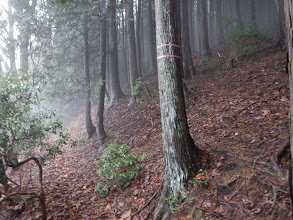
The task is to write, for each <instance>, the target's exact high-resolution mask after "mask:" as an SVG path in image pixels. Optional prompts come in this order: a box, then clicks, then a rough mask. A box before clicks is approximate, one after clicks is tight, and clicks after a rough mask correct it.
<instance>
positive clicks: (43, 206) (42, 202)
mask: <svg viewBox="0 0 293 220" xmlns="http://www.w3.org/2000/svg"><path fill="white" fill-rule="evenodd" d="M4 159H6V158H5V157H4ZM29 161H34V162H35V164H36V165H37V166H38V168H39V184H40V194H37V193H33V192H15V193H11V194H4V195H6V196H7V197H11V196H14V195H32V196H35V197H36V198H38V200H39V202H40V206H41V212H42V220H46V219H47V211H46V203H45V193H44V189H43V168H42V164H41V163H40V161H39V159H38V158H36V157H31V158H28V159H26V160H24V161H21V162H19V163H17V164H10V163H7V165H8V166H9V167H12V168H16V167H20V166H22V165H23V164H26V163H27V162H29Z"/></svg>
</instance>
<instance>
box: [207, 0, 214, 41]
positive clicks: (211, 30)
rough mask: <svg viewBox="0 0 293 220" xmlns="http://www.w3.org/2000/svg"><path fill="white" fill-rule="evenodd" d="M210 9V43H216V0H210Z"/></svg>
mask: <svg viewBox="0 0 293 220" xmlns="http://www.w3.org/2000/svg"><path fill="white" fill-rule="evenodd" d="M209 3H210V4H209V5H210V7H209V8H210V10H209V22H208V31H209V44H210V45H214V33H215V30H214V18H215V17H214V16H215V0H210V2H209Z"/></svg>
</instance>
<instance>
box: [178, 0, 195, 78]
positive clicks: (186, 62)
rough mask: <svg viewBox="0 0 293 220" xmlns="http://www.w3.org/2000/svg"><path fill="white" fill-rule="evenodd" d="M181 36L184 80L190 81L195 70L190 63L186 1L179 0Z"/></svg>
mask: <svg viewBox="0 0 293 220" xmlns="http://www.w3.org/2000/svg"><path fill="white" fill-rule="evenodd" d="M180 20H181V27H182V31H181V36H182V51H183V53H182V56H183V69H184V75H183V76H184V79H191V76H192V75H194V74H195V69H194V67H193V63H192V54H191V45H190V35H189V33H190V29H189V22H188V0H181V19H180Z"/></svg>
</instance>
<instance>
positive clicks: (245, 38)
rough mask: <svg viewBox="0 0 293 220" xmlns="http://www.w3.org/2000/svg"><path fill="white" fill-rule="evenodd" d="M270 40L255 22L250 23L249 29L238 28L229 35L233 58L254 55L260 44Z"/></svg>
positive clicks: (228, 39) (228, 40)
mask: <svg viewBox="0 0 293 220" xmlns="http://www.w3.org/2000/svg"><path fill="white" fill-rule="evenodd" d="M268 39H269V37H268V36H267V35H266V34H265V33H262V32H261V30H260V28H259V26H258V25H257V24H256V23H255V22H251V23H249V25H248V26H247V27H244V26H237V27H235V28H233V29H232V30H231V31H230V32H228V34H227V42H228V44H229V46H230V55H231V57H233V58H237V57H238V56H240V55H247V54H250V53H252V52H253V51H254V50H255V49H256V48H257V46H258V44H259V43H260V42H262V41H264V40H268Z"/></svg>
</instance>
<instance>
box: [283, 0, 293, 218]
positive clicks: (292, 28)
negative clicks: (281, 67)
mask: <svg viewBox="0 0 293 220" xmlns="http://www.w3.org/2000/svg"><path fill="white" fill-rule="evenodd" d="M284 3H285V7H284V9H285V10H284V14H285V17H286V27H287V39H288V47H287V48H288V72H289V88H290V114H289V115H290V119H291V120H290V121H291V122H290V143H291V144H290V152H291V160H290V169H289V177H290V178H289V186H290V199H291V213H292V217H293V192H292V189H293V178H292V177H293V144H292V143H293V123H292V122H293V20H292V18H293V0H285V2H284Z"/></svg>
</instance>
